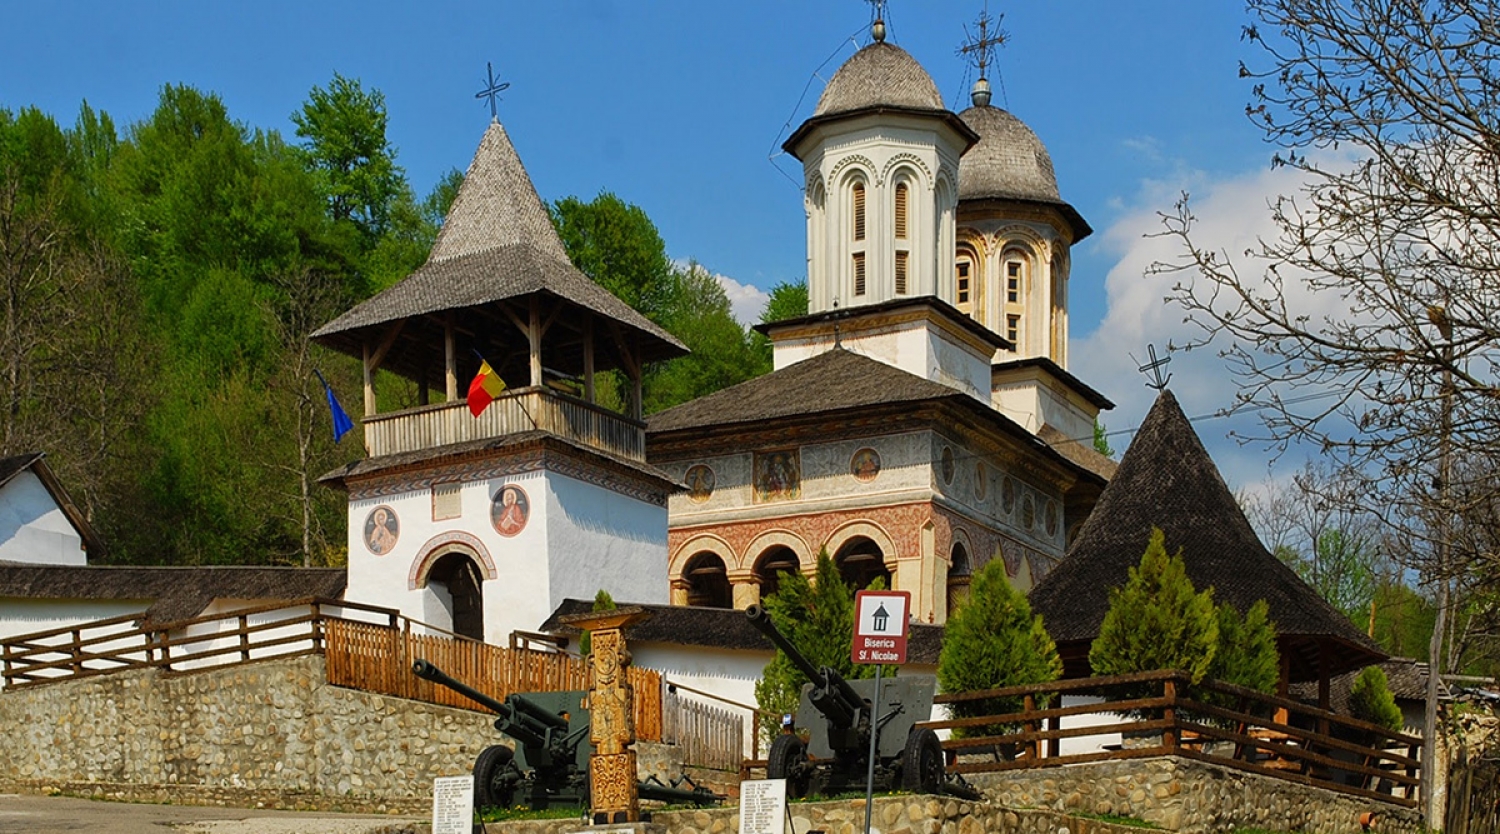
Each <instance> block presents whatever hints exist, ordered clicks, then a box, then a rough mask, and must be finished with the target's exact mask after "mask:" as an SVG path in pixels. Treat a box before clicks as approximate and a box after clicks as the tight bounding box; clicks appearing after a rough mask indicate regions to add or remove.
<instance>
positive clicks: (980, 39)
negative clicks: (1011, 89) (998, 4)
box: [958, 3, 1010, 78]
mask: <svg viewBox="0 0 1500 834" xmlns="http://www.w3.org/2000/svg"><path fill="white" fill-rule="evenodd" d="M1003 20H1005V15H1003V14H1002V15H1000V16H999V17H990V4H989V3H985V4H984V11H982V12H980V13H979V17H978V18H977V19H976V20H975V21H974V28H973V29H970V28H969V27H968V26H965V27H964V34H965V35H966V36H967V38H968V39H967V40H965V41H964V45H963V46H961V47H959V48H958V54H959V56H961V57H963V58H965V59H967V60H968V61H969V63H971V64H973V66H974V67H975V68H976V69H978V70H979V77H980V78H984V77H985V71H986V70H987V69H988V68H989V65H990V61H992V60H994V57H995V47H997V46H1003V45H1004V44H1005V42H1006V41H1008V40H1010V33H1009V32H1007V31H1005V30H1004V29H1001V28H1000V22H1001V21H1003Z"/></svg>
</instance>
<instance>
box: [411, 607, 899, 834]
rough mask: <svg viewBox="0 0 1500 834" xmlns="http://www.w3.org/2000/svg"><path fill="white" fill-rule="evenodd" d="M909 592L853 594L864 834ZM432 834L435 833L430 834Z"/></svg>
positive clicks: (853, 651) (853, 653) (867, 833)
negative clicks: (885, 695)
mask: <svg viewBox="0 0 1500 834" xmlns="http://www.w3.org/2000/svg"><path fill="white" fill-rule="evenodd" d="M910 610H911V592H910V591H860V592H859V593H857V594H855V595H854V644H853V645H852V646H850V648H849V653H850V659H851V660H853V661H854V662H855V663H874V664H876V666H875V697H874V699H872V702H871V705H870V768H869V772H868V773H867V774H866V775H865V834H870V812H871V811H872V810H874V809H873V805H874V803H873V801H872V797H873V796H874V795H875V746H876V745H875V742H876V740H877V739H879V737H880V730H879V721H878V716H879V715H880V668H881V665H884V664H895V665H899V664H902V663H905V662H906V621H907V612H908V611H910ZM434 834H436V832H434Z"/></svg>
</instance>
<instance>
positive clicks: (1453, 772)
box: [1443, 747, 1500, 834]
mask: <svg viewBox="0 0 1500 834" xmlns="http://www.w3.org/2000/svg"><path fill="white" fill-rule="evenodd" d="M1496 753H1500V751H1496V750H1494V749H1492V750H1491V752H1490V756H1491V758H1484V757H1483V755H1482V754H1481V753H1480V752H1479V751H1470V750H1468V749H1465V748H1463V747H1460V748H1459V753H1458V758H1457V760H1456V761H1454V762H1453V764H1452V765H1451V766H1450V767H1449V768H1448V803H1447V810H1446V813H1444V814H1443V830H1444V831H1446V832H1447V834H1500V758H1495V756H1496Z"/></svg>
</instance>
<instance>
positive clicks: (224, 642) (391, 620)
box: [0, 597, 662, 741]
mask: <svg viewBox="0 0 1500 834" xmlns="http://www.w3.org/2000/svg"><path fill="white" fill-rule="evenodd" d="M139 618H140V615H138V614H129V615H126V616H123V617H114V618H110V619H107V620H97V621H94V622H90V623H86V624H82V625H78V626H69V627H66V628H59V629H52V630H50V631H42V632H35V633H32V634H26V635H21V636H18V637H12V638H9V639H7V640H5V641H4V642H3V643H0V663H3V667H4V668H3V677H0V681H3V683H4V688H6V689H17V688H21V687H26V686H36V685H40V684H46V683H55V682H57V681H63V680H72V679H77V678H84V677H90V676H93V675H103V674H109V673H111V672H118V671H124V670H129V669H160V670H163V671H164V672H168V673H175V672H195V671H201V670H204V669H211V668H215V667H223V666H232V665H236V664H243V663H249V662H252V661H259V660H268V659H272V658H288V657H296V656H299V655H307V654H322V655H325V657H326V660H327V676H328V682H329V683H331V684H334V685H336V686H347V687H350V688H353V689H361V690H364V691H366V692H375V693H379V694H383V695H394V696H396V697H400V698H412V699H415V700H420V701H426V702H429V703H434V704H444V705H448V706H457V707H463V708H466V709H480V708H481V707H479V705H477V704H475V703H473V702H472V701H470V700H469V699H468V698H466V697H464V696H462V695H459V694H458V693H456V692H452V691H450V690H448V689H444V688H443V687H440V686H437V685H435V684H432V683H430V682H428V681H424V680H422V679H420V678H418V677H417V676H416V675H414V674H412V671H411V664H412V661H413V660H416V659H417V658H423V659H425V660H428V661H431V662H432V663H435V664H437V666H438V667H439V668H440V669H442V670H443V671H444V672H447V673H448V674H449V675H450V676H452V677H454V678H457V679H458V680H460V681H463V682H464V683H467V684H469V685H471V686H473V687H474V688H475V689H478V690H479V691H481V692H483V693H485V694H487V695H489V696H491V697H493V698H495V699H496V700H503V699H504V698H505V696H506V695H508V694H510V693H512V692H546V691H556V690H564V689H586V688H587V683H586V675H585V672H584V666H583V662H582V661H581V660H579V659H578V658H576V657H572V656H569V655H563V654H556V653H550V652H541V651H532V650H526V649H508V648H503V647H500V646H492V645H489V644H487V643H480V642H478V641H475V640H470V639H469V638H466V637H460V636H458V635H455V634H452V633H450V632H446V631H443V630H442V629H438V628H435V627H432V626H427V625H424V624H422V623H418V622H416V621H414V620H411V619H408V618H406V617H404V616H402V615H401V614H400V612H398V611H394V610H392V609H389V608H378V607H375V606H370V605H362V604H359V603H351V602H344V601H340V600H332V599H319V598H311V597H309V598H307V599H302V600H296V601H294V602H283V603H277V604H274V605H265V606H259V607H253V608H244V609H238V610H235V611H232V612H228V613H224V614H209V615H205V616H201V617H194V618H192V619H188V620H181V621H178V622H173V623H164V624H161V625H155V626H152V627H149V628H142V627H140V626H138V625H136V621H137V620H139ZM630 680H631V684H632V685H633V686H634V688H635V722H636V734H637V736H638V737H639V738H641V739H642V740H645V741H658V740H660V739H661V733H662V724H661V715H662V701H661V699H662V685H661V674H660V673H659V672H656V671H653V670H651V669H639V668H633V667H632V668H631V669H630Z"/></svg>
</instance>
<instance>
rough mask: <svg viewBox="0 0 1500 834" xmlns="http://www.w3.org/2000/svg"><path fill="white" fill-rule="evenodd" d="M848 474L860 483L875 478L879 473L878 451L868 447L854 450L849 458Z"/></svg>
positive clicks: (865, 482)
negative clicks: (852, 455)
mask: <svg viewBox="0 0 1500 834" xmlns="http://www.w3.org/2000/svg"><path fill="white" fill-rule="evenodd" d="M849 474H850V475H853V476H854V480H856V481H859V482H860V483H862V484H868V483H869V482H871V481H873V480H875V478H876V477H877V476H878V475H880V453H879V452H877V451H875V450H874V449H871V448H868V447H866V448H864V449H860V450H859V451H857V452H855V453H854V457H852V458H850V459H849Z"/></svg>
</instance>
